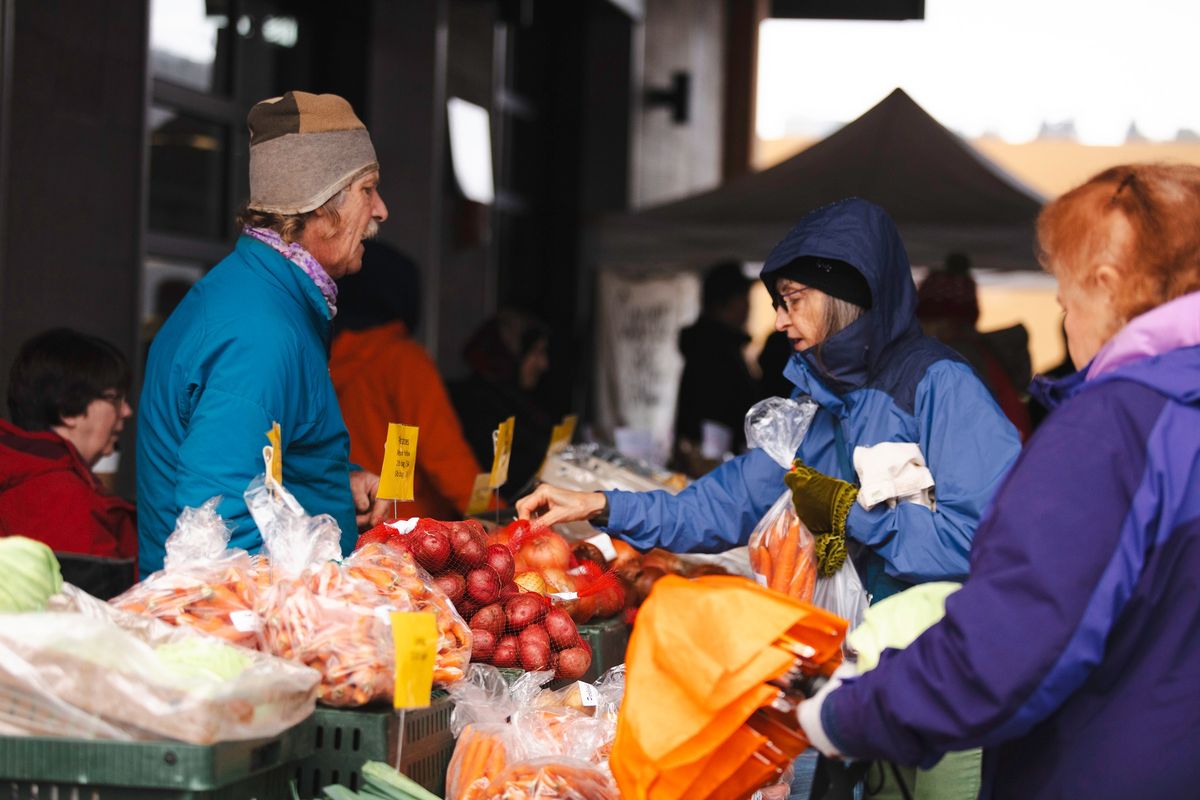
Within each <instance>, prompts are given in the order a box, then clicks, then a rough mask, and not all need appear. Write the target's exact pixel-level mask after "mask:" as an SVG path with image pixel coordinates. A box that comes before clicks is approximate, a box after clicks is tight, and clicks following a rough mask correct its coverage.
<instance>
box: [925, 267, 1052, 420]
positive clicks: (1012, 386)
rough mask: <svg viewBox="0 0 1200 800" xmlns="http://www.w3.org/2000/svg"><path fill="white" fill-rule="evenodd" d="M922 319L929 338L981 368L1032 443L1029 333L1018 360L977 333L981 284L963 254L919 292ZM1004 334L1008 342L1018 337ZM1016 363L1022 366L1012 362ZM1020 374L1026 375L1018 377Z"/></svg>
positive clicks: (990, 387)
mask: <svg viewBox="0 0 1200 800" xmlns="http://www.w3.org/2000/svg"><path fill="white" fill-rule="evenodd" d="M917 319H918V320H920V322H921V328H922V329H923V330H924V331H925V335H926V336H932V337H933V338H935V339H937V340H939V341H941V342H942V344H945V345H946V346H948V347H952V348H954V350H956V351H957V352H958V353H959V355H961V356H962V357H963V358H964V359H966V360H967V362H968V363H969V364H970V365H971V366H972V367H973V368H974V369H975V372H976V373H977V374H978V375H979V377H980V379H981V380H982V381H983V383H984V385H985V386H987V387H988V390H989V391H991V393H992V396H993V397H995V398H996V402H997V403H998V404H999V405H1000V409H1001V410H1002V411H1003V412H1004V416H1006V417H1008V419H1009V421H1010V422H1012V424H1013V425H1014V426H1015V427H1016V429H1017V431H1018V432H1020V434H1021V441H1025V440H1026V439H1028V438H1029V435H1030V434H1031V433H1032V432H1033V426H1032V424H1031V423H1030V420H1029V409H1028V407H1027V406H1026V405H1025V400H1024V399H1023V397H1022V395H1023V394H1024V391H1025V386H1026V385H1027V384H1028V383H1029V380H1030V378H1031V376H1030V375H1029V351H1028V344H1027V343H1028V334H1025V335H1024V337H1023V339H1022V341H1021V342H1020V343H1019V347H1018V349H1021V348H1024V350H1023V352H1021V353H1018V354H1017V357H1016V358H1007V359H1006V358H1005V357H1004V355H1006V354H1004V353H1002V352H1001V348H998V347H997V346H996V345H995V344H994V343H993V342H992V341H991V337H992V335H991V334H983V333H980V332H979V331H978V330H977V329H976V328H975V323H976V322H978V321H979V299H978V293H977V287H976V284H975V279H974V278H973V277H971V261H970V259H968V258H967V256H965V255H963V254H962V253H951V254H950V255H948V256H946V261H945V264H944V265H943V266H942V268H941V269H935V270H932V271H931V272H930V273H929V274H928V275H927V276H925V279H924V280H923V281H921V285H920V286H918V287H917ZM1018 328H1019V329H1020V330H1019V331H1011V330H1010V331H1004V332H1001V334H1003V335H1004V338H1010V337H1009V336H1008V335H1009V334H1011V333H1013V332H1019V333H1024V328H1023V327H1021V326H1018ZM1009 362H1016V363H1009ZM1018 374H1020V376H1018Z"/></svg>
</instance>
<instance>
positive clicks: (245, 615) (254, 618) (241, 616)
mask: <svg viewBox="0 0 1200 800" xmlns="http://www.w3.org/2000/svg"><path fill="white" fill-rule="evenodd" d="M229 621H230V622H232V623H233V627H234V628H235V629H237V630H239V631H241V632H242V633H249V632H250V631H256V630H258V629H259V628H261V627H262V626H261V625H260V624H259V621H258V614H255V613H254V612H253V611H230V612H229Z"/></svg>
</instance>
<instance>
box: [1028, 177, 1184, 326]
mask: <svg viewBox="0 0 1200 800" xmlns="http://www.w3.org/2000/svg"><path fill="white" fill-rule="evenodd" d="M1037 231H1038V260H1039V261H1040V262H1041V264H1042V267H1043V268H1044V269H1045V270H1046V271H1047V272H1051V273H1053V274H1054V275H1055V276H1056V277H1063V276H1068V277H1069V278H1070V279H1071V280H1073V281H1078V282H1080V283H1083V284H1085V285H1090V284H1091V283H1092V281H1093V280H1094V279H1095V272H1096V269H1097V268H1098V267H1100V266H1101V265H1103V264H1108V265H1110V266H1112V267H1113V268H1114V269H1116V270H1117V273H1118V274H1119V275H1120V281H1121V283H1120V297H1119V298H1118V300H1117V312H1118V313H1119V314H1121V316H1122V317H1123V318H1124V319H1125V320H1130V319H1133V318H1134V317H1136V316H1138V315H1139V314H1144V313H1145V312H1147V311H1149V310H1150V309H1152V308H1154V307H1156V306H1160V305H1162V304H1163V303H1166V302H1168V301H1170V300H1174V299H1175V298H1177V297H1181V296H1183V295H1185V294H1189V293H1191V292H1194V291H1197V290H1200V167H1197V166H1191V165H1185V164H1128V165H1124V166H1119V167H1112V168H1111V169H1107V170H1105V171H1104V172H1101V173H1100V174H1099V175H1096V176H1095V177H1093V178H1092V179H1091V180H1089V181H1088V182H1087V183H1084V184H1083V185H1081V186H1078V187H1076V188H1074V189H1072V190H1071V191H1069V192H1067V193H1066V194H1064V195H1063V196H1062V197H1059V198H1058V199H1057V200H1055V201H1054V202H1052V203H1050V204H1049V205H1047V206H1046V207H1045V208H1044V209H1042V213H1041V214H1040V215H1039V216H1038V223H1037Z"/></svg>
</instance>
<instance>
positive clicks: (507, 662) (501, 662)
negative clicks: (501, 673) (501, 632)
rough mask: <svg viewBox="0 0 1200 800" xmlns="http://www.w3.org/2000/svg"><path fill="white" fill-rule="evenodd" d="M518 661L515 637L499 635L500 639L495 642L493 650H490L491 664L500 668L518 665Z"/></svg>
mask: <svg viewBox="0 0 1200 800" xmlns="http://www.w3.org/2000/svg"><path fill="white" fill-rule="evenodd" d="M518 663H519V661H518V657H517V637H515V636H502V637H500V641H498V642H496V649H495V651H493V652H492V664H493V665H494V666H497V667H501V668H509V667H515V666H518Z"/></svg>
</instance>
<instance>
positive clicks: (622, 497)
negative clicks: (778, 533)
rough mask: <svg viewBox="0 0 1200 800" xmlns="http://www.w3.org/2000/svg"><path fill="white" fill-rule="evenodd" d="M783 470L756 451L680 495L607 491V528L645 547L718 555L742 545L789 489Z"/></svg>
mask: <svg viewBox="0 0 1200 800" xmlns="http://www.w3.org/2000/svg"><path fill="white" fill-rule="evenodd" d="M784 472H785V470H784V469H783V467H781V466H779V465H778V464H776V463H775V462H774V461H772V460H771V457H770V456H768V455H767V454H766V453H764V452H763V451H762V450H758V449H755V450H751V451H750V452H749V453H746V454H745V455H742V456H739V457H737V458H735V459H732V460H730V461H726V462H725V463H724V464H722V465H721V466H719V467H717V468H716V469H715V470H713V471H712V472H710V473H709V474H707V475H705V476H704V477H703V478H700V479H699V480H698V481H696V482H695V483H693V484H692V485H691V486H689V487H688V488H686V489H684V490H683V491H682V492H680V493H679V494H677V495H672V494H669V493H667V492H605V495H606V496H607V497H608V525H607V527H606V530H607V531H609V532H610V533H615V534H620V535H621V537H622V538H624V539H626V540H628V542H629V543H630V544H632V545H633V546H634V547H637V548H638V549H641V550H649V549H650V548H652V547H662V548H665V549H667V550H670V551H672V552H675V553H715V552H720V551H722V550H728V549H730V548H732V547H738V546H739V545H744V544H745V543H746V541H747V540H748V539H749V538H750V532H751V531H752V530H754V526H755V524H756V523H757V522H758V521H759V519H761V518H762V516H763V514H765V513H767V511H768V510H769V509H770V507H771V506H772V504H774V503H775V501H776V500H778V499H779V496H780V495H781V494H783V493H784V492H785V491H787V486H786V484H784V482H783V475H784Z"/></svg>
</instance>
